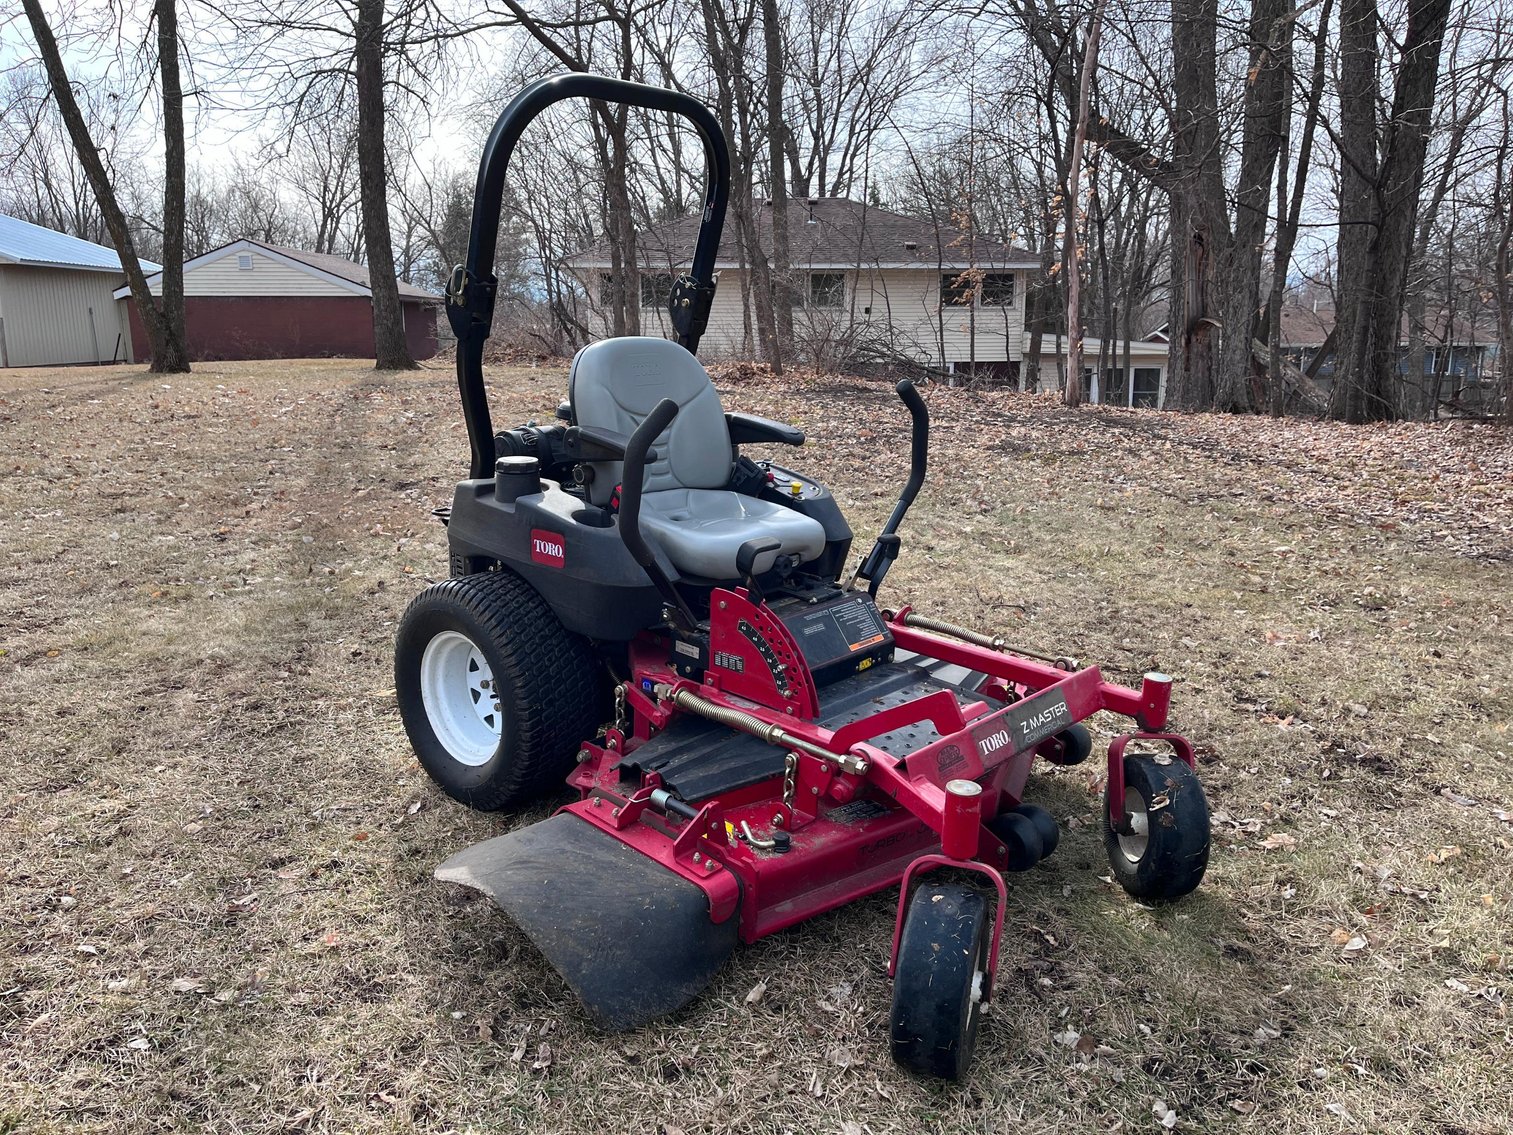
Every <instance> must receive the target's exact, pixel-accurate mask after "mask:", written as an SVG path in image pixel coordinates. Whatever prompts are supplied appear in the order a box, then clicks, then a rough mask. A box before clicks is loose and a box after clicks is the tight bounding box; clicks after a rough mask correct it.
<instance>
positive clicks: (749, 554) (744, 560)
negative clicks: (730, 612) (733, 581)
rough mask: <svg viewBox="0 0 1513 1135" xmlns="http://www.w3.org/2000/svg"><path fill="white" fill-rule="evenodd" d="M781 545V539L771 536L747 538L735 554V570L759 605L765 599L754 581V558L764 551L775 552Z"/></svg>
mask: <svg viewBox="0 0 1513 1135" xmlns="http://www.w3.org/2000/svg"><path fill="white" fill-rule="evenodd" d="M782 546H783V544H782V541H780V540H774V539H772V538H771V537H768V538H767V539H762V538H761V537H758V538H757V539H755V540H747V541H746V542H745V543H744V544H742V545H741V547H740V549H739V550H738V551H737V552H736V554H735V571H736V574H737V575H738V576H740V577H741V581H742V582H743V583H745V584H746V590H747V591H749V592H750V593H751V598H752V600H753V601H754V602H755V603H757V604H758V605H759V606H760V605H761V604H762V603H764V602H765V601H766V600H765V599H764V598H763V596H762V589H761V588H760V587H758V586H757V581H756V558H757V557H758V556H760V555H761V554H762V553H764V552H775V551H777V550H778V549H779V548H781V547H782Z"/></svg>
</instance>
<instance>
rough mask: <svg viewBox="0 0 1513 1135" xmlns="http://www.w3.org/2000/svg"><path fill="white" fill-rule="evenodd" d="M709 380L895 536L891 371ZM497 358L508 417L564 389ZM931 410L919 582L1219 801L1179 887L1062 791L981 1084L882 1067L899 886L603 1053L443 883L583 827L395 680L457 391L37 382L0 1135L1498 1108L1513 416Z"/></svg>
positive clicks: (545, 408) (865, 527) (21, 533)
mask: <svg viewBox="0 0 1513 1135" xmlns="http://www.w3.org/2000/svg"><path fill="white" fill-rule="evenodd" d="M717 374H718V381H719V382H720V384H721V386H722V388H723V390H724V393H725V395H726V398H727V401H728V403H729V404H730V405H732V406H734V407H739V408H742V409H748V410H751V411H754V412H757V413H764V414H768V415H771V416H775V417H780V418H785V419H788V420H793V421H796V422H797V423H798V424H800V425H802V426H803V427H804V428H805V429H806V430H807V431H808V432H809V435H810V439H811V440H810V445H809V447H808V449H807V450H806V452H805V453H804V454H802V455H795V454H792V453H783V454H773V456H776V457H780V458H790V459H793V460H794V461H795V462H796V463H799V464H802V465H803V466H804V467H805V468H808V469H812V470H813V471H814V472H816V473H817V474H819V475H821V476H822V477H824V478H825V479H827V480H828V481H829V482H830V483H831V485H832V486H833V487H834V488H835V490H836V493H837V496H838V497H839V498H840V501H841V503H842V505H843V507H844V508H845V509H846V510H847V512H848V515H849V516H850V518H851V521H852V524H853V526H854V527H855V528H856V530H857V532H858V533H859V534H860V536H859V539H862V540H865V539H866V537H867V534H869V533H870V532H872V531H874V530H875V527H876V525H877V524H878V523H879V522H880V521H881V519H882V518H883V516H884V515H886V512H887V510H888V508H889V507H890V506H891V504H892V501H893V499H894V497H895V495H896V492H897V487H898V485H899V484H901V482H902V478H903V472H904V465H905V462H906V460H907V451H908V445H907V438H906V431H905V427H904V420H905V419H904V415H903V412H902V408H901V407H900V406H899V404H898V403H897V401H896V400H895V399H894V398H893V396H892V394H891V392H890V390H889V389H888V387H887V386H886V384H882V383H875V382H867V381H862V380H853V379H846V378H836V377H834V376H816V375H797V376H788V377H785V378H783V379H780V380H779V379H773V378H772V377H771V376H769V375H765V374H764V373H762V372H761V370H760V369H759V368H753V367H750V366H740V367H727V368H723V369H720V370H719V371H718V372H717ZM492 383H493V387H494V394H495V409H496V414H497V415H498V419H499V423H500V424H501V425H507V424H514V423H515V422H517V421H523V420H524V419H525V418H526V417H529V416H532V415H534V416H536V417H538V418H543V419H544V418H546V417H548V416H549V415H550V412H551V409H552V408H553V407H554V406H555V405H556V403H557V401H558V399H559V398H560V397H561V395H562V391H563V388H564V374H563V371H562V369H561V368H560V367H554V366H542V367H524V366H513V367H501V368H499V369H498V370H497V371H496V372H495V373H494V374H493V375H492ZM930 402H931V409H932V412H933V414H934V416H935V433H934V442H935V445H934V464H933V467H932V471H931V475H930V478H929V482H928V484H927V487H926V489H925V491H924V493H923V494H922V495H921V498H920V501H919V504H918V505H917V506H916V509H915V511H914V512H913V513H912V514H911V516H910V519H909V521H908V522H907V523H906V525H905V529H904V538H905V551H904V556H903V558H902V560H901V561H900V562H899V565H898V566H897V568H896V569H895V571H894V573H893V574H892V575H891V576H890V578H889V581H888V588H887V592H888V593H887V595H886V596H885V598H886V599H888V600H889V601H892V602H895V603H896V602H902V601H906V600H907V601H912V602H914V603H915V604H916V605H917V606H919V607H920V608H921V609H923V610H924V611H926V612H928V613H931V614H935V615H938V616H946V617H950V618H952V619H954V620H955V621H958V622H964V623H968V624H970V625H975V626H980V627H984V628H993V629H995V630H997V631H999V632H1001V633H1003V634H1005V635H1006V636H1007V637H1009V638H1010V639H1011V641H1016V642H1019V643H1022V644H1023V645H1026V646H1029V647H1031V648H1035V649H1042V650H1054V651H1056V652H1066V653H1072V654H1076V655H1077V656H1079V657H1081V658H1083V659H1086V660H1089V661H1096V662H1099V663H1101V664H1103V665H1104V666H1105V669H1106V670H1107V672H1109V673H1110V674H1112V675H1114V676H1116V677H1119V678H1124V679H1129V680H1133V679H1136V678H1137V677H1138V675H1139V674H1140V673H1141V672H1142V671H1144V670H1146V669H1151V668H1159V669H1162V670H1165V671H1167V672H1169V673H1172V674H1174V675H1176V676H1178V679H1179V685H1178V687H1177V691H1176V695H1175V701H1174V704H1175V710H1176V723H1177V724H1178V725H1179V726H1180V727H1182V728H1184V729H1185V730H1186V731H1188V732H1189V733H1190V734H1191V735H1192V736H1193V737H1194V739H1195V740H1196V741H1197V742H1198V744H1199V746H1200V752H1201V754H1202V764H1201V766H1200V768H1201V772H1202V775H1203V778H1204V782H1205V784H1206V786H1207V790H1208V792H1209V795H1210V799H1211V802H1212V806H1213V808H1214V813H1215V815H1214V819H1215V847H1214V855H1213V865H1212V868H1211V870H1210V874H1209V879H1208V881H1207V882H1206V884H1205V886H1204V888H1203V889H1202V890H1201V891H1200V892H1199V894H1197V895H1196V896H1194V897H1193V898H1192V899H1191V900H1189V901H1187V902H1184V903H1182V904H1179V905H1176V906H1173V907H1169V908H1159V909H1151V908H1145V907H1142V906H1140V905H1138V904H1135V903H1133V902H1131V901H1129V900H1128V899H1127V898H1125V897H1124V896H1123V895H1122V893H1120V892H1118V891H1117V890H1116V889H1115V888H1114V887H1112V886H1111V885H1110V883H1109V882H1108V881H1107V879H1106V877H1105V876H1106V875H1107V864H1106V861H1105V859H1104V855H1103V851H1102V848H1101V845H1100V840H1099V836H1098V828H1097V823H1098V811H1097V808H1098V802H1099V795H1098V794H1099V792H1100V791H1101V785H1100V783H1099V780H1098V770H1097V769H1096V768H1095V767H1094V764H1095V763H1096V762H1089V764H1088V765H1084V766H1082V767H1081V768H1077V769H1068V770H1054V771H1051V772H1049V773H1047V774H1046V775H1044V776H1041V777H1039V778H1038V780H1037V782H1036V783H1035V784H1034V786H1033V798H1034V799H1037V800H1038V801H1040V802H1041V803H1043V804H1045V805H1046V806H1047V807H1049V808H1050V809H1051V810H1052V811H1053V812H1054V813H1055V814H1056V815H1057V816H1058V818H1059V819H1060V820H1061V821H1062V823H1063V827H1064V830H1065V838H1064V839H1063V842H1062V847H1061V850H1060V851H1058V853H1057V854H1056V856H1055V857H1054V858H1053V859H1052V860H1051V861H1050V862H1048V863H1047V864H1045V865H1043V866H1042V867H1040V868H1037V869H1036V870H1035V871H1032V872H1030V873H1028V874H1026V875H1022V876H1017V877H1015V878H1014V879H1013V880H1012V884H1013V886H1012V890H1011V892H1010V903H1011V906H1010V910H1009V911H1008V915H1009V919H1008V923H1009V925H1008V930H1007V940H1006V943H1005V949H1006V958H1007V963H1006V965H1005V967H1004V970H1003V972H1002V974H1001V976H1000V978H999V984H998V989H997V993H996V1000H995V1005H994V1010H993V1012H992V1013H991V1014H990V1015H989V1017H988V1018H987V1021H986V1024H985V1028H984V1031H983V1034H982V1037H981V1040H980V1042H979V1053H978V1062H977V1066H976V1071H975V1072H974V1074H973V1076H972V1078H971V1081H970V1082H969V1083H967V1084H965V1085H961V1086H940V1085H935V1084H928V1083H923V1082H920V1081H917V1080H914V1079H912V1078H910V1077H907V1076H905V1075H903V1074H901V1073H899V1072H898V1071H897V1070H896V1069H895V1068H894V1067H893V1066H892V1065H891V1063H890V1061H889V1059H888V1054H887V1041H886V1034H887V1024H886V1022H887V1005H888V983H887V980H886V976H885V974H884V969H885V966H886V962H887V957H886V954H887V947H888V938H889V933H890V930H891V926H892V921H891V919H892V911H893V902H894V899H893V897H892V896H889V895H881V896H877V897H876V898H874V899H870V900H867V901H864V902H862V903H859V904H856V905H854V906H852V907H849V908H847V909H845V910H842V911H839V912H836V913H834V914H832V915H829V916H826V917H823V918H819V919H816V920H814V921H812V922H810V923H808V924H806V925H805V926H803V927H800V928H797V929H795V930H793V931H790V932H787V933H784V934H781V935H778V936H776V937H774V938H772V939H768V940H766V941H764V942H762V943H759V944H758V945H757V946H755V947H753V948H750V949H743V950H742V951H739V952H738V954H737V956H736V958H735V960H734V962H733V964H732V965H731V966H730V967H729V968H728V969H727V970H726V971H725V972H724V973H723V974H722V975H721V977H720V978H719V979H718V980H717V981H716V982H715V984H714V986H713V987H712V988H711V989H710V990H709V991H708V992H707V993H706V994H705V995H704V996H703V997H701V998H700V999H699V1000H698V1001H696V1002H695V1003H694V1004H693V1005H692V1006H690V1007H689V1008H688V1009H687V1010H685V1011H684V1012H682V1013H680V1014H678V1015H677V1016H676V1017H674V1018H673V1019H671V1020H670V1021H666V1022H663V1023H659V1024H656V1025H653V1026H651V1027H649V1028H647V1029H644V1030H642V1031H640V1032H637V1033H632V1034H629V1035H625V1036H615V1037H605V1036H602V1035H599V1034H597V1033H596V1032H595V1031H594V1030H593V1029H592V1027H591V1026H590V1025H589V1024H588V1023H587V1021H586V1019H585V1018H584V1016H583V1014H582V1013H581V1012H580V1011H579V1010H578V1008H577V1007H576V1006H575V1005H574V1004H573V1003H572V1002H571V1000H570V999H568V998H566V997H565V996H564V995H563V993H562V991H561V986H560V983H559V982H558V981H557V980H556V978H555V977H554V976H553V975H552V973H551V971H550V970H549V969H548V967H546V965H545V964H544V963H543V962H542V961H541V959H540V958H539V956H538V955H536V954H535V953H534V951H533V950H532V949H531V948H530V946H529V945H528V944H527V943H526V942H525V941H524V940H523V939H522V938H521V937H520V935H518V934H517V933H516V932H514V931H513V930H512V929H511V928H510V927H509V925H508V924H507V923H506V922H505V921H504V919H503V918H502V916H500V915H499V914H498V913H497V912H495V911H494V910H493V909H492V908H491V907H489V905H488V904H487V903H485V902H482V901H479V900H475V899H474V898H472V897H470V896H469V895H467V894H465V893H460V892H457V891H454V890H451V889H449V888H445V887H442V886H440V885H438V884H436V883H434V882H432V881H431V879H430V870H431V868H432V867H433V866H434V864H435V863H436V862H438V861H439V860H440V859H441V858H443V857H444V856H446V855H447V854H449V853H450V852H451V851H453V850H455V849H456V848H457V847H460V846H462V845H464V844H467V843H470V842H473V841H476V840H478V839H482V838H486V837H487V836H489V835H491V834H495V833H496V832H498V831H500V830H502V829H503V828H505V827H507V826H509V825H512V824H516V823H523V822H530V821H532V820H534V819H538V818H540V817H541V816H543V815H545V814H546V809H547V806H545V805H543V806H542V807H540V808H537V809H535V810H534V811H532V812H531V813H530V814H529V815H526V816H520V817H500V816H484V815H476V814H470V813H468V812H466V811H464V810H462V809H461V808H459V807H457V806H455V805H453V804H451V803H450V802H448V801H447V800H446V799H445V798H444V797H442V796H440V795H439V794H438V793H437V792H436V791H435V790H434V789H432V788H431V786H430V785H429V784H428V782H427V781H426V780H425V778H424V776H423V774H422V773H421V772H420V770H419V769H418V767H417V765H416V763H415V761H414V760H413V758H412V757H411V755H410V752H409V748H408V745H407V744H406V742H405V738H404V735H403V731H402V729H401V727H400V724H399V720H398V716H397V713H396V711H395V708H394V704H393V699H392V686H393V681H392V676H391V672H390V642H391V638H392V634H393V628H394V623H395V620H396V618H397V616H398V614H399V612H400V611H401V610H402V609H403V607H404V604H405V603H406V602H407V601H408V599H409V598H410V597H411V596H412V595H413V594H414V593H415V592H416V591H417V590H419V588H420V587H422V586H423V585H424V582H425V580H426V578H428V577H433V576H436V575H438V574H439V573H441V572H442V571H443V570H444V564H445V545H444V533H443V531H442V530H441V529H440V528H439V527H437V526H436V525H434V523H433V522H432V521H431V520H430V519H429V517H428V515H427V512H428V510H429V509H430V508H431V507H433V506H435V505H438V504H443V503H446V501H447V500H448V499H449V496H450V488H451V484H452V482H453V480H454V479H455V478H456V477H457V476H458V475H459V473H460V472H461V470H462V468H463V465H464V463H465V459H466V440H465V437H464V434H463V432H462V429H461V426H460V424H459V420H458V419H459V414H458V412H457V408H456V404H455V386H454V383H453V380H452V378H451V376H450V374H449V373H448V372H447V371H446V370H444V369H440V368H435V369H427V370H423V371H420V372H418V373H415V374H407V375H384V374H375V373H373V372H372V371H369V370H367V369H365V368H363V367H361V366H359V365H356V364H352V363H345V362H336V361H330V362H325V361H322V362H292V363H288V362H276V363H226V364H203V365H201V366H200V367H199V368H198V369H197V371H196V373H195V374H193V375H191V376H176V377H171V378H166V379H165V378H160V377H158V376H152V375H147V374H144V373H143V372H141V371H140V370H137V369H130V368H104V369H78V370H55V371H23V372H16V371H12V372H7V373H6V374H5V375H4V376H3V377H0V428H3V431H4V435H5V438H6V442H7V444H6V447H5V448H6V452H5V455H4V461H5V476H4V478H3V480H0V508H3V516H4V519H5V527H4V530H3V531H4V535H3V538H0V550H3V553H4V556H5V566H6V571H5V573H4V574H3V576H0V590H3V595H4V599H3V604H0V651H3V653H0V743H3V746H4V752H5V753H6V754H7V759H6V760H5V761H4V763H3V765H0V809H3V811H0V815H3V818H4V827H5V831H6V835H7V838H6V839H5V841H4V844H3V850H0V872H3V875H0V879H3V884H4V885H3V888H0V1021H3V1027H0V1038H3V1039H0V1130H15V1131H28V1132H31V1131H39V1132H50V1131H98V1132H134V1131H155V1130H206V1131H217V1132H220V1131H224V1132H285V1131H308V1132H317V1131H322V1132H324V1131H332V1132H335V1131H400V1130H422V1131H435V1132H443V1131H465V1130H478V1131H481V1130H490V1131H494V1130H517V1129H518V1130H529V1131H539V1132H555V1131H561V1132H571V1131H593V1132H604V1131H614V1132H618V1131H647V1132H669V1133H673V1132H684V1133H692V1132H716V1131H754V1132H783V1131H795V1132H800V1131H802V1132H843V1133H845V1135H854V1133H859V1132H870V1133H874V1135H876V1133H882V1132H917V1131H983V1132H989V1131H993V1132H997V1131H1005V1130H1014V1131H1023V1132H1040V1131H1045V1132H1050V1131H1064V1130H1071V1129H1076V1130H1095V1129H1096V1130H1105V1131H1107V1130H1126V1131H1134V1130H1152V1131H1156V1130H1172V1129H1174V1130H1190V1131H1224V1130H1236V1131H1272V1130H1287V1131H1293V1132H1305V1133H1307V1132H1316V1131H1317V1132H1353V1131H1373V1132H1397V1131H1401V1132H1408V1131H1413V1132H1421V1131H1433V1132H1438V1133H1441V1135H1461V1133H1472V1135H1484V1133H1485V1135H1490V1133H1493V1132H1503V1131H1506V1130H1508V1129H1510V1128H1513V1086H1510V1084H1509V1082H1508V1080H1507V1078H1506V1075H1505V1062H1506V1052H1507V1050H1508V1044H1509V1043H1510V1040H1513V1036H1510V1031H1513V1029H1510V1024H1509V1021H1508V1010H1507V1000H1506V994H1507V990H1508V986H1509V977H1508V970H1509V957H1510V954H1513V942H1510V940H1509V939H1510V932H1509V929H1508V927H1509V924H1510V920H1509V917H1508V915H1509V905H1510V903H1513V871H1510V862H1513V773H1510V772H1509V761H1508V758H1509V755H1510V752H1513V737H1510V736H1509V732H1508V731H1509V722H1510V720H1513V689H1510V680H1509V674H1510V668H1513V667H1510V663H1513V643H1510V635H1509V626H1510V620H1513V586H1510V574H1509V573H1510V567H1509V557H1510V554H1513V536H1510V525H1513V496H1510V493H1513V441H1510V438H1509V436H1508V434H1507V433H1506V432H1505V431H1499V430H1497V429H1495V428H1491V427H1477V426H1466V425H1448V426H1446V425H1396V426H1388V427H1372V428H1366V429H1350V428H1347V427H1341V426H1334V425H1328V424H1315V423H1307V422H1271V421H1267V420H1258V419H1231V418H1222V417H1211V416H1200V417H1191V418H1187V417H1177V416H1173V415H1162V414H1156V413H1153V412H1143V411H1134V412H1131V411H1111V410H1102V409H1091V410H1083V411H1078V412H1069V411H1066V410H1064V409H1062V408H1060V407H1059V406H1058V405H1057V404H1056V403H1055V402H1054V401H1053V400H1050V399H1042V398H1033V397H1024V396H1018V395H1013V394H1001V393H991V392H977V391H969V390H949V389H939V388H937V389H932V391H931V392H930ZM800 458H801V460H800ZM1095 725H1096V726H1097V727H1098V729H1097V730H1096V731H1098V732H1100V734H1101V735H1105V736H1106V735H1107V731H1108V728H1110V727H1112V726H1113V723H1112V722H1095Z"/></svg>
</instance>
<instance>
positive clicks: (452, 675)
mask: <svg viewBox="0 0 1513 1135" xmlns="http://www.w3.org/2000/svg"><path fill="white" fill-rule="evenodd" d="M420 700H421V704H422V705H424V706H425V711H426V720H427V721H429V722H430V725H431V731H432V732H433V733H435V734H436V739H437V740H438V741H440V742H441V745H442V748H444V749H446V751H447V753H448V754H449V755H450V756H451V757H452V759H453V760H455V761H456V762H457V763H458V764H464V765H468V766H470V767H473V768H476V767H477V766H479V765H482V764H487V763H488V762H489V761H490V760H492V759H493V756H494V753H495V752H496V751H497V750H498V748H499V738H500V735H501V732H502V730H503V727H504V711H503V709H502V708H501V707H500V704H499V692H498V690H497V689H496V688H495V685H494V672H493V670H492V669H490V667H489V663H488V659H486V658H485V657H484V656H483V651H481V650H479V649H478V644H477V643H475V642H474V641H473V640H472V639H470V638H468V636H467V635H464V634H458V633H457V632H456V631H442V632H441V634H439V635H437V636H436V637H435V638H433V639H432V640H431V641H430V642H428V643H426V649H425V653H424V654H422V655H421V656H420Z"/></svg>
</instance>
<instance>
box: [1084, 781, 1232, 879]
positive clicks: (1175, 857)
mask: <svg viewBox="0 0 1513 1135" xmlns="http://www.w3.org/2000/svg"><path fill="white" fill-rule="evenodd" d="M1109 804H1110V801H1109V798H1108V792H1107V791H1105V792H1104V798H1103V805H1104V807H1103V828H1104V833H1103V845H1104V848H1105V850H1106V851H1107V852H1108V859H1109V865H1110V866H1111V867H1112V868H1113V871H1114V878H1115V879H1117V880H1118V881H1119V885H1120V886H1121V887H1123V888H1124V889H1125V890H1126V891H1128V892H1129V893H1130V894H1132V895H1134V896H1135V897H1136V898H1137V899H1153V900H1157V901H1164V900H1168V899H1177V898H1181V897H1182V896H1183V895H1185V894H1189V893H1191V892H1192V891H1193V890H1194V889H1195V888H1196V887H1197V885H1198V884H1199V883H1200V882H1202V880H1203V872H1204V871H1205V870H1207V868H1208V844H1209V823H1208V801H1207V800H1206V799H1204V797H1203V786H1202V785H1201V784H1199V783H1198V778H1197V776H1196V775H1195V774H1194V773H1193V770H1192V769H1190V768H1188V767H1187V765H1186V764H1184V763H1183V762H1182V761H1179V760H1177V759H1176V758H1175V757H1172V758H1168V759H1166V762H1165V763H1164V764H1163V763H1161V761H1159V760H1158V759H1157V758H1155V757H1151V756H1147V755H1144V754H1141V755H1133V754H1132V755H1130V756H1127V757H1125V758H1124V800H1123V802H1122V804H1123V807H1122V810H1116V811H1115V813H1114V814H1115V815H1119V814H1121V812H1122V814H1126V815H1127V816H1128V822H1127V823H1126V824H1123V825H1121V828H1122V829H1123V830H1120V828H1116V827H1115V824H1116V823H1117V820H1111V819H1110V814H1111V813H1110V808H1109Z"/></svg>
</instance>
